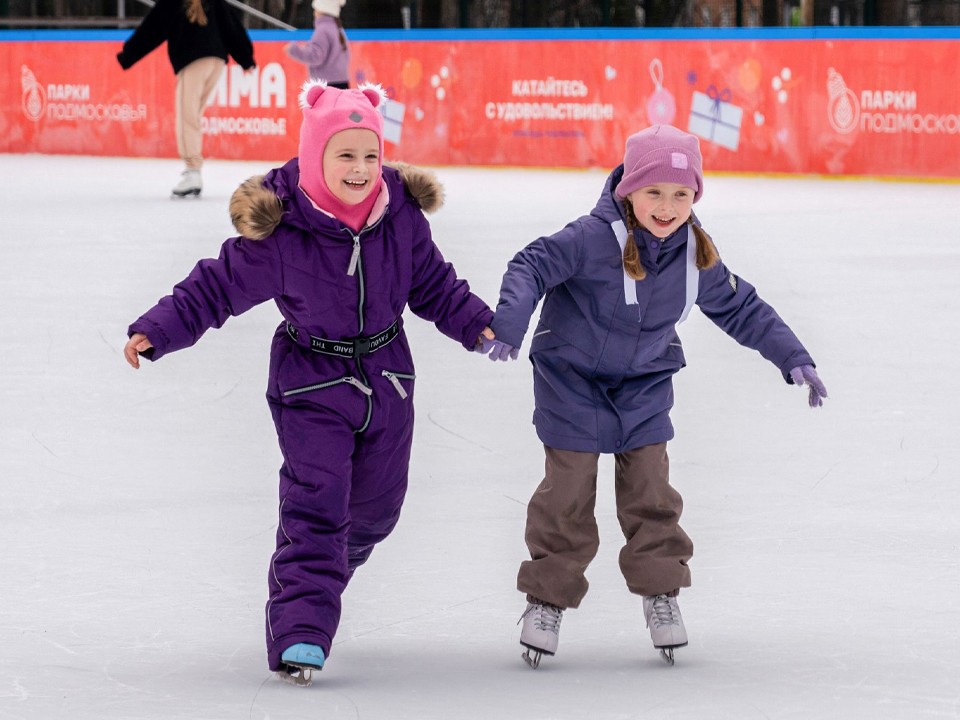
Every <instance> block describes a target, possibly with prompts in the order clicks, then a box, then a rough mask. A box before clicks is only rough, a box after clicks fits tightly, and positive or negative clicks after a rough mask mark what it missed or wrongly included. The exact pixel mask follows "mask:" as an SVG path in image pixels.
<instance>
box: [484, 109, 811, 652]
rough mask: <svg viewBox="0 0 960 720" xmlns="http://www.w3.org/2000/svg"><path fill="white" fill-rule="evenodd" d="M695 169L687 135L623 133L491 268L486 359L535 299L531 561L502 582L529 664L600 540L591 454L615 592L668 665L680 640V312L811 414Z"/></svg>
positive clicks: (785, 330) (575, 602) (805, 363)
mask: <svg viewBox="0 0 960 720" xmlns="http://www.w3.org/2000/svg"><path fill="white" fill-rule="evenodd" d="M701 167H702V161H701V156H700V148H699V143H698V141H697V138H696V137H694V136H693V135H689V134H687V133H685V132H682V131H680V130H678V129H676V128H674V127H670V126H666V125H657V126H653V127H650V128H647V129H645V130H643V131H641V132H639V133H636V134H635V135H632V136H631V137H630V138H629V139H628V140H627V143H626V151H625V156H624V163H623V165H621V166H619V167H618V168H616V169H615V170H614V171H613V172H612V173H611V175H610V176H609V178H608V179H607V182H606V185H605V187H604V189H603V193H602V194H601V196H600V200H599V201H598V202H597V205H596V207H595V208H594V209H593V211H592V212H591V213H590V214H589V215H586V216H584V217H581V218H578V219H577V220H574V221H573V222H571V223H570V224H569V225H567V226H566V227H565V228H564V229H563V230H561V231H560V232H558V233H556V234H555V235H552V236H550V237H544V238H540V239H538V240H536V241H534V242H533V243H531V244H530V245H528V246H527V247H526V248H524V249H523V250H521V251H520V252H519V253H518V254H517V255H516V257H514V258H513V260H512V261H511V262H510V263H509V266H508V269H507V272H506V274H505V275H504V278H503V284H502V286H501V289H500V301H499V304H498V306H497V311H496V316H495V318H494V320H493V323H492V328H493V331H494V333H495V335H496V340H495V341H493V342H495V343H496V344H497V345H498V346H499V347H498V348H495V349H494V352H493V354H492V355H491V357H493V358H498V359H506V358H507V357H509V356H510V354H511V351H512V352H513V354H515V352H516V350H515V348H518V347H519V346H520V344H521V342H522V341H523V338H524V335H525V334H526V331H527V327H528V324H529V322H530V318H531V316H532V314H533V312H534V310H535V308H536V306H537V304H538V303H539V302H540V300H541V299H542V298H545V299H544V304H543V310H542V312H541V315H540V321H539V324H538V326H537V328H536V330H535V332H534V334H533V338H532V342H531V347H530V360H531V362H532V363H533V371H534V397H535V411H534V424H535V426H536V429H537V434H538V436H539V437H540V439H541V441H542V442H543V444H544V448H545V451H546V472H545V477H544V479H543V481H542V482H541V483H540V486H539V487H538V488H537V490H536V492H535V493H534V494H533V497H532V498H531V500H530V503H529V506H528V511H527V527H526V534H525V539H526V543H527V547H528V549H529V551H530V558H531V559H530V560H527V561H525V562H523V563H522V564H521V566H520V571H519V575H518V578H517V587H518V589H519V590H520V591H521V592H523V593H525V594H526V595H527V600H528V604H527V610H526V612H525V613H524V615H523V630H522V632H521V636H520V642H521V644H522V645H524V646H526V647H527V648H528V649H527V651H526V652H525V653H524V657H525V659H526V660H527V661H528V663H529V664H531V665H532V666H533V667H536V666H537V665H538V664H539V662H540V658H541V656H542V654H547V655H553V654H554V653H555V652H556V649H557V644H558V639H559V628H560V620H561V617H562V613H563V610H564V609H566V608H576V607H578V606H579V604H580V601H581V600H582V599H583V597H584V595H585V594H586V592H587V580H586V578H585V577H584V572H585V570H586V568H587V566H588V565H589V563H590V562H591V560H593V558H594V556H595V555H596V553H597V549H598V547H599V536H598V532H597V523H596V519H595V517H594V504H595V500H596V481H597V462H598V458H599V454H600V453H613V454H614V455H615V457H616V484H615V487H616V501H617V517H618V519H619V521H620V525H621V528H622V530H623V533H624V536H625V538H626V544H625V545H624V546H623V549H622V550H621V552H620V569H621V571H622V573H623V575H624V578H625V579H626V582H627V587H628V588H629V590H630V591H631V592H632V593H635V594H637V595H640V596H642V597H643V608H644V616H645V619H646V622H647V626H648V627H649V628H650V632H651V636H652V639H653V644H654V646H655V647H657V648H659V649H660V650H661V652H662V654H663V655H664V658H665V659H666V660H668V662H670V663H672V662H673V649H674V648H676V647H682V646H683V645H686V644H687V634H686V629H685V627H684V625H683V620H682V618H681V616H680V608H679V606H678V605H677V594H678V592H679V590H680V588H682V587H688V586H689V585H690V571H689V568H688V567H687V562H688V561H689V559H690V557H691V556H692V553H693V544H692V543H691V541H690V539H689V537H687V535H686V533H685V532H684V531H683V529H682V528H681V527H680V525H679V519H680V513H681V510H682V505H683V503H682V500H681V498H680V495H679V493H677V491H676V490H674V489H673V488H672V487H671V486H670V484H669V472H668V468H669V465H668V460H667V452H666V443H667V441H668V440H671V439H672V438H673V426H672V424H671V422H670V408H671V407H672V406H673V385H672V381H673V375H674V374H675V373H676V372H677V371H678V370H680V368H682V367H683V366H684V365H685V361H684V356H683V348H682V347H681V344H680V340H679V338H678V337H677V332H676V325H677V323H679V322H681V321H682V320H684V319H685V318H686V316H687V314H688V313H689V312H690V310H691V308H692V307H693V306H694V305H697V306H698V307H699V308H700V310H701V311H702V312H703V313H704V314H705V315H706V316H707V317H709V318H710V319H711V320H712V321H713V322H714V323H716V324H717V325H718V326H719V327H720V328H721V329H722V330H723V331H724V332H726V333H727V334H728V335H730V336H731V337H732V338H734V339H735V340H736V341H737V342H739V343H740V344H741V345H744V346H746V347H749V348H753V349H754V350H757V351H758V352H759V353H760V354H761V355H762V356H763V357H765V358H766V359H767V360H769V361H770V362H772V363H773V364H774V365H775V366H776V367H777V369H778V370H779V371H780V373H781V374H782V376H783V378H784V380H785V381H786V382H787V383H795V384H797V385H803V384H804V383H807V384H808V385H809V402H810V405H811V406H812V407H815V406H820V405H821V404H822V402H823V401H822V398H824V397H826V394H827V393H826V389H825V388H824V386H823V383H822V382H821V381H820V379H819V377H817V373H816V370H815V369H814V362H813V359H812V358H811V357H810V355H809V353H807V351H806V349H805V348H804V347H803V345H802V344H801V343H800V341H799V340H798V339H797V337H796V336H795V335H794V334H793V332H792V331H791V330H790V328H789V327H787V325H786V323H784V322H783V320H781V319H780V316H779V315H777V313H776V311H775V310H774V309H773V308H772V307H770V306H769V305H768V304H767V303H765V302H764V301H763V300H761V299H760V297H759V296H758V295H757V293H756V291H755V290H754V288H753V286H752V285H750V283H748V282H746V281H745V280H743V279H742V278H740V277H738V276H736V275H734V274H733V273H731V272H730V271H729V270H728V269H727V268H726V266H724V264H723V263H722V262H721V261H720V258H719V255H718V253H717V250H716V248H715V247H714V245H713V242H712V241H711V240H710V238H709V236H708V235H707V234H706V233H705V232H704V231H703V230H702V229H701V228H700V227H699V224H698V223H697V222H696V218H695V217H694V215H693V203H695V202H696V201H697V200H699V199H700V196H701V195H702V194H703V174H702V170H701Z"/></svg>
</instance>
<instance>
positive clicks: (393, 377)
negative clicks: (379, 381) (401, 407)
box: [380, 370, 417, 400]
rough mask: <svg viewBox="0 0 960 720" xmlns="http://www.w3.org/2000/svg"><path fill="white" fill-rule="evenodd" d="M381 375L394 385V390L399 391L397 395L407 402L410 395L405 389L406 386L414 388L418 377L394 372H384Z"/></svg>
mask: <svg viewBox="0 0 960 720" xmlns="http://www.w3.org/2000/svg"><path fill="white" fill-rule="evenodd" d="M380 374H381V375H383V377H385V378H386V379H387V380H389V381H390V384H391V385H393V389H394V390H396V391H397V395H399V396H400V397H401V398H402V399H404V400H406V398H407V396H408V395H409V393H408V392H407V389H406V388H405V387H404V384H406V385H407V386H409V387H412V386H413V381H414V380H416V378H417V376H416V375H413V374H412V373H401V372H393V371H392V370H383V371H382V372H381V373H380Z"/></svg>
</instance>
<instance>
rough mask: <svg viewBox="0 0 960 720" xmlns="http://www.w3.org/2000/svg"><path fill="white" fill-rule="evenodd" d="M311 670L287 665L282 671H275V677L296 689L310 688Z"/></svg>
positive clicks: (311, 681)
mask: <svg viewBox="0 0 960 720" xmlns="http://www.w3.org/2000/svg"><path fill="white" fill-rule="evenodd" d="M313 670H314V669H313V668H310V667H298V666H296V665H287V667H286V668H284V669H283V670H278V671H277V676H278V677H279V678H280V679H281V680H283V681H284V682H285V683H288V684H289V685H296V686H297V687H310V685H312V684H313Z"/></svg>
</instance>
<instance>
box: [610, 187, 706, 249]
mask: <svg viewBox="0 0 960 720" xmlns="http://www.w3.org/2000/svg"><path fill="white" fill-rule="evenodd" d="M695 194H696V192H695V191H694V189H693V188H689V187H686V186H685V185H678V184H677V183H655V184H653V185H645V186H644V187H642V188H638V189H637V190H634V191H633V192H632V193H630V194H629V195H627V197H628V198H630V202H631V203H632V204H633V213H634V215H636V216H637V220H639V221H640V224H641V225H642V226H643V227H644V228H646V229H647V230H649V231H650V232H651V233H653V234H654V235H656V236H657V237H659V238H665V237H667V236H668V235H670V234H671V233H673V232H676V230H677V229H678V228H679V227H680V226H681V225H683V224H684V223H685V222H686V221H687V220H688V219H689V218H690V213H691V212H693V197H694V195H695Z"/></svg>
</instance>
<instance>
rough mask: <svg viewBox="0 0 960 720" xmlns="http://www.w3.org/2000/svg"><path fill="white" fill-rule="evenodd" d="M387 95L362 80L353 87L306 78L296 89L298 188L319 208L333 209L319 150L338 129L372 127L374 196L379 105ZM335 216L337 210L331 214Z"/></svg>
mask: <svg viewBox="0 0 960 720" xmlns="http://www.w3.org/2000/svg"><path fill="white" fill-rule="evenodd" d="M386 99H387V95H386V93H385V92H384V90H383V88H382V87H380V86H379V85H373V84H370V83H363V84H361V85H359V86H358V87H357V88H356V89H350V90H340V89H338V88H334V87H327V83H326V82H324V81H323V80H310V81H308V82H305V83H304V84H303V88H302V89H301V91H300V107H301V108H302V109H303V125H302V126H301V127H300V151H299V165H300V188H301V189H302V190H303V191H304V192H305V193H306V194H307V196H308V197H309V198H310V199H311V200H313V202H314V204H316V205H317V206H319V207H322V208H325V209H328V210H333V209H334V208H332V207H330V202H329V199H330V198H331V197H332V195H331V193H330V188H328V187H327V183H326V181H325V180H324V179H323V151H324V149H325V148H326V147H327V143H328V142H330V138H332V137H333V136H334V135H335V134H336V133H338V132H340V131H341V130H350V129H353V128H363V129H365V130H372V131H373V132H374V133H375V134H376V136H377V140H378V141H379V149H380V162H379V163H378V166H377V177H376V178H374V182H373V187H372V189H371V192H370V196H368V197H372V198H373V199H374V200H375V199H376V197H377V194H378V192H377V191H378V190H379V188H380V183H381V182H382V175H381V171H382V169H383V116H382V115H381V114H380V111H379V109H378V108H380V107H381V106H382V105H383V103H384V102H385V101H386ZM334 214H335V215H337V213H336V212H335V213H334Z"/></svg>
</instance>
